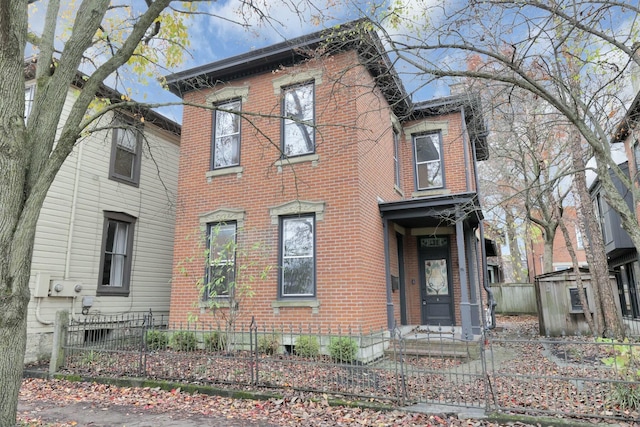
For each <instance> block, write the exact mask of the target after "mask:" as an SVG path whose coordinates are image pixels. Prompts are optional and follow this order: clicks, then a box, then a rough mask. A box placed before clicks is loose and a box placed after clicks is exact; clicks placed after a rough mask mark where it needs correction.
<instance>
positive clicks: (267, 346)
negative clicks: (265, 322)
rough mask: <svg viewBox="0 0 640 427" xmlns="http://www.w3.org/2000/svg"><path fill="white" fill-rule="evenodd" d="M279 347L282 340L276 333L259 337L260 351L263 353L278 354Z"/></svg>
mask: <svg viewBox="0 0 640 427" xmlns="http://www.w3.org/2000/svg"><path fill="white" fill-rule="evenodd" d="M279 348H280V340H279V339H278V337H277V336H275V335H263V336H261V337H260V338H258V351H259V352H260V353H262V354H268V355H273V354H276V353H277V352H278V349H279Z"/></svg>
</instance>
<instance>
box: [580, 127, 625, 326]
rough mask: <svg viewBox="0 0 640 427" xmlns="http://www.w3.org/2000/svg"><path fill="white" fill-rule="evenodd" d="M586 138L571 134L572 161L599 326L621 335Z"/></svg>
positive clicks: (619, 317)
mask: <svg viewBox="0 0 640 427" xmlns="http://www.w3.org/2000/svg"><path fill="white" fill-rule="evenodd" d="M581 142H582V138H581V136H580V134H579V133H578V132H577V131H575V130H574V131H573V135H571V153H572V164H573V168H574V170H575V174H574V188H575V190H576V193H577V196H578V197H577V201H578V204H579V208H578V209H576V211H577V213H578V219H579V222H580V223H581V224H582V225H583V228H584V230H585V234H586V237H587V238H586V239H584V240H585V244H584V246H585V248H584V249H585V254H586V256H587V262H588V263H589V272H590V274H591V289H592V290H593V294H594V300H595V301H594V303H595V304H594V307H595V310H596V313H595V314H596V329H597V332H598V334H604V335H606V336H612V337H621V336H623V335H624V327H623V324H622V318H621V316H620V313H619V312H618V310H617V304H616V301H615V298H617V295H616V294H615V293H614V292H613V288H612V286H611V283H610V282H609V265H608V264H607V257H606V252H605V248H604V241H603V239H602V231H601V230H600V225H599V224H598V223H597V221H596V216H595V215H594V212H593V203H592V201H591V196H590V195H589V191H588V189H587V181H586V176H585V172H584V171H585V162H584V159H583V153H584V149H583V148H582V144H581Z"/></svg>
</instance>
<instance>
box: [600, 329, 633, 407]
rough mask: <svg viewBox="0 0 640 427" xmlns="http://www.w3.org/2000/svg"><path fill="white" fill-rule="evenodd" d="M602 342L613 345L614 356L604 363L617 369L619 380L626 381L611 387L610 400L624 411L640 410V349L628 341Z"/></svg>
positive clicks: (602, 340) (606, 358)
mask: <svg viewBox="0 0 640 427" xmlns="http://www.w3.org/2000/svg"><path fill="white" fill-rule="evenodd" d="M600 342H610V343H612V344H613V347H612V350H611V351H610V352H611V353H612V354H613V355H612V356H610V357H605V358H604V359H602V362H603V363H604V364H605V365H607V366H611V367H613V368H615V370H616V372H617V374H618V378H619V379H620V380H622V381H625V383H613V384H612V385H611V394H610V395H609V399H610V400H611V402H612V403H614V404H617V405H618V406H619V407H620V409H622V410H635V409H640V347H639V346H637V345H632V344H630V343H629V341H628V340H626V339H625V340H624V341H623V342H621V343H620V342H618V341H615V340H610V339H606V338H602V339H600Z"/></svg>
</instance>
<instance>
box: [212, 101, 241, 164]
mask: <svg viewBox="0 0 640 427" xmlns="http://www.w3.org/2000/svg"><path fill="white" fill-rule="evenodd" d="M218 108H220V110H216V111H215V113H214V116H213V117H214V118H213V120H214V125H213V145H212V147H211V169H221V168H226V167H230V166H237V165H239V164H240V116H239V115H238V114H235V113H234V112H233V111H240V109H241V102H240V100H233V101H229V102H225V103H222V104H219V105H218ZM225 110H226V111H225Z"/></svg>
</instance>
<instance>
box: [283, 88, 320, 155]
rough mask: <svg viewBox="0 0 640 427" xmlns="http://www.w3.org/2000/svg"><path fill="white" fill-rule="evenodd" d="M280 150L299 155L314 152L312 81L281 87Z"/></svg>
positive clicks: (284, 152)
mask: <svg viewBox="0 0 640 427" xmlns="http://www.w3.org/2000/svg"><path fill="white" fill-rule="evenodd" d="M283 91H284V94H283V95H284V96H283V101H282V104H283V105H282V115H283V117H284V119H283V123H282V152H283V154H284V155H285V156H288V157H289V156H301V155H305V154H311V153H314V152H315V131H314V124H315V118H314V114H315V113H314V109H315V108H314V83H313V82H311V83H305V84H300V85H295V86H289V87H287V88H284V89H283Z"/></svg>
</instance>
